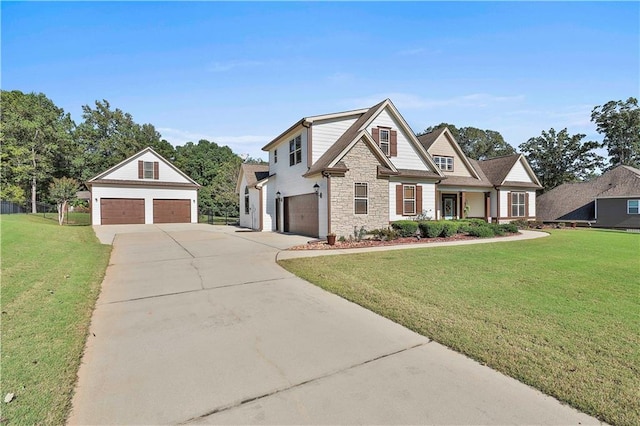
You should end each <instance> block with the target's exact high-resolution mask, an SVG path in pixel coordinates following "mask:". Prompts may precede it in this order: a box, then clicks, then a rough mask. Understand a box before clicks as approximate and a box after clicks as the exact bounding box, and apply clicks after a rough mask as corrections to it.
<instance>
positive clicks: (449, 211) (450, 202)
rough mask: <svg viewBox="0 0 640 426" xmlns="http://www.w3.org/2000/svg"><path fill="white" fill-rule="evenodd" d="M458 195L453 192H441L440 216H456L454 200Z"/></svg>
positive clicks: (452, 217) (448, 217) (446, 217)
mask: <svg viewBox="0 0 640 426" xmlns="http://www.w3.org/2000/svg"><path fill="white" fill-rule="evenodd" d="M457 199H458V196H457V195H455V194H442V217H444V218H445V219H455V218H456V216H457V211H458V210H457V208H456V201H457Z"/></svg>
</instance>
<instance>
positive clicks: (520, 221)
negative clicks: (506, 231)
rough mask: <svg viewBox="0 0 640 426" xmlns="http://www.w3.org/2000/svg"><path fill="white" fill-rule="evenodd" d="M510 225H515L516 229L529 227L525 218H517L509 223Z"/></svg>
mask: <svg viewBox="0 0 640 426" xmlns="http://www.w3.org/2000/svg"><path fill="white" fill-rule="evenodd" d="M510 224H511V225H515V226H516V227H517V228H518V229H527V228H529V225H531V224H530V223H529V221H528V220H527V219H517V220H514V221H512V222H511V223H510Z"/></svg>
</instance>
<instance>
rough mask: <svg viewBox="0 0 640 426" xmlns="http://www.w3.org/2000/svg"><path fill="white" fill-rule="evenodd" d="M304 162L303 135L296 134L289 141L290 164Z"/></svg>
mask: <svg viewBox="0 0 640 426" xmlns="http://www.w3.org/2000/svg"><path fill="white" fill-rule="evenodd" d="M301 162H302V137H301V136H299V135H298V136H296V137H295V138H293V139H291V140H290V141H289V165H290V166H293V165H296V164H298V163H301Z"/></svg>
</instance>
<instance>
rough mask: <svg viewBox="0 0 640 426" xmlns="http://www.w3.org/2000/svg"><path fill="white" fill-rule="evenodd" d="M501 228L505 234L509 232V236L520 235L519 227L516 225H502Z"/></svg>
mask: <svg viewBox="0 0 640 426" xmlns="http://www.w3.org/2000/svg"><path fill="white" fill-rule="evenodd" d="M500 228H502V230H503V231H504V232H507V233H509V234H517V233H518V226H517V225H516V224H514V223H503V224H502V225H500Z"/></svg>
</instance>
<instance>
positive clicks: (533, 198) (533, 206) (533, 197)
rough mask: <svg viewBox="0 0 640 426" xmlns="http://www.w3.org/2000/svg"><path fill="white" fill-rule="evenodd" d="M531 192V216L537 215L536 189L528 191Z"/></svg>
mask: <svg viewBox="0 0 640 426" xmlns="http://www.w3.org/2000/svg"><path fill="white" fill-rule="evenodd" d="M527 194H529V216H533V217H536V216H537V214H536V191H527Z"/></svg>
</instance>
